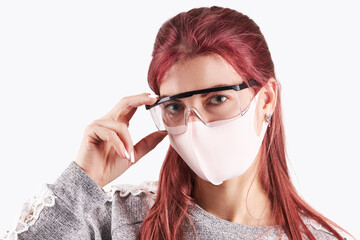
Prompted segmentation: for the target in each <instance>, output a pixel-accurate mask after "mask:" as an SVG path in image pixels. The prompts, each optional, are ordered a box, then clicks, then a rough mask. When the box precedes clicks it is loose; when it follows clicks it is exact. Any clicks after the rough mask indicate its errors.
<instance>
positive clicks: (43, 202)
mask: <svg viewBox="0 0 360 240" xmlns="http://www.w3.org/2000/svg"><path fill="white" fill-rule="evenodd" d="M55 197H56V196H55V195H54V193H53V192H52V191H51V190H50V189H49V188H48V187H47V185H46V184H44V185H43V186H42V188H41V191H40V193H39V194H37V195H35V196H33V197H32V198H30V199H28V200H27V201H26V202H25V203H24V204H23V206H22V209H21V215H20V217H19V220H18V222H17V224H16V225H15V226H14V227H13V228H12V229H11V230H9V231H7V232H6V234H5V236H3V238H1V239H4V240H5V239H8V240H17V239H18V237H17V235H18V234H20V233H22V232H25V231H27V230H28V229H29V227H30V226H31V225H34V224H35V222H36V220H37V219H38V218H39V215H40V212H41V211H42V210H43V209H44V207H45V206H47V207H51V206H54V204H55Z"/></svg>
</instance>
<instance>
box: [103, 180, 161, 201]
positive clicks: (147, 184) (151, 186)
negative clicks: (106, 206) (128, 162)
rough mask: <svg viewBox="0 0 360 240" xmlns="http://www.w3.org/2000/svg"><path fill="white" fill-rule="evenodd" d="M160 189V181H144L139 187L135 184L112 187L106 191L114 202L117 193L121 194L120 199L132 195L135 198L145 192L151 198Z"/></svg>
mask: <svg viewBox="0 0 360 240" xmlns="http://www.w3.org/2000/svg"><path fill="white" fill-rule="evenodd" d="M157 188H158V181H144V182H142V183H141V184H139V185H134V184H117V185H111V187H110V189H109V190H107V191H105V193H106V194H107V196H108V197H109V201H110V202H112V201H113V199H114V195H115V193H116V192H119V195H120V197H126V196H127V195H129V194H130V193H131V194H132V195H134V196H136V195H139V194H140V193H142V192H144V193H146V194H148V195H149V196H152V197H155V195H156V193H157Z"/></svg>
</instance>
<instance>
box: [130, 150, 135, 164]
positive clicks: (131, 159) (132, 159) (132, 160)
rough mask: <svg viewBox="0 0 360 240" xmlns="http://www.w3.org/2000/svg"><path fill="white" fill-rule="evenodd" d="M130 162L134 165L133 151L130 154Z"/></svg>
mask: <svg viewBox="0 0 360 240" xmlns="http://www.w3.org/2000/svg"><path fill="white" fill-rule="evenodd" d="M130 161H131V162H132V163H134V162H135V156H134V151H132V152H131V158H130Z"/></svg>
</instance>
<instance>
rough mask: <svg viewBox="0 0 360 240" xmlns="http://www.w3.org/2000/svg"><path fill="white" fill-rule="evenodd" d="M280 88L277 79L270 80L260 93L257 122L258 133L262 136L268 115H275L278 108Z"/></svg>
mask: <svg viewBox="0 0 360 240" xmlns="http://www.w3.org/2000/svg"><path fill="white" fill-rule="evenodd" d="M278 91H279V87H278V82H277V81H276V79H275V78H273V77H272V78H269V80H268V82H267V83H266V85H264V87H263V88H262V89H261V92H260V93H259V94H260V95H259V99H258V106H257V114H256V117H257V120H256V125H257V126H256V133H257V135H260V132H261V127H262V124H263V123H264V121H265V115H266V114H271V115H272V114H273V113H274V111H275V107H276V102H277V95H278Z"/></svg>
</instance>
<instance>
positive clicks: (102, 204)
mask: <svg viewBox="0 0 360 240" xmlns="http://www.w3.org/2000/svg"><path fill="white" fill-rule="evenodd" d="M2 239H111V201H109V196H108V195H107V194H106V192H105V191H104V190H103V189H101V188H100V187H99V186H98V185H97V184H96V183H95V182H94V181H93V180H92V179H91V178H90V177H89V176H88V175H87V174H86V173H85V172H84V171H83V170H82V169H81V168H80V167H79V166H78V165H77V164H76V163H75V162H74V161H72V162H71V163H70V164H69V166H68V167H67V168H66V169H65V170H64V171H63V172H62V174H61V175H60V176H59V177H58V178H57V180H56V181H55V182H54V184H44V185H43V188H42V190H41V192H40V193H39V194H37V195H35V196H33V197H32V198H31V199H29V200H27V201H26V203H24V205H23V207H22V210H21V216H20V217H19V219H18V223H17V225H16V226H13V228H12V229H10V230H9V231H7V233H6V234H5V236H4V237H3V238H2Z"/></svg>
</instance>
